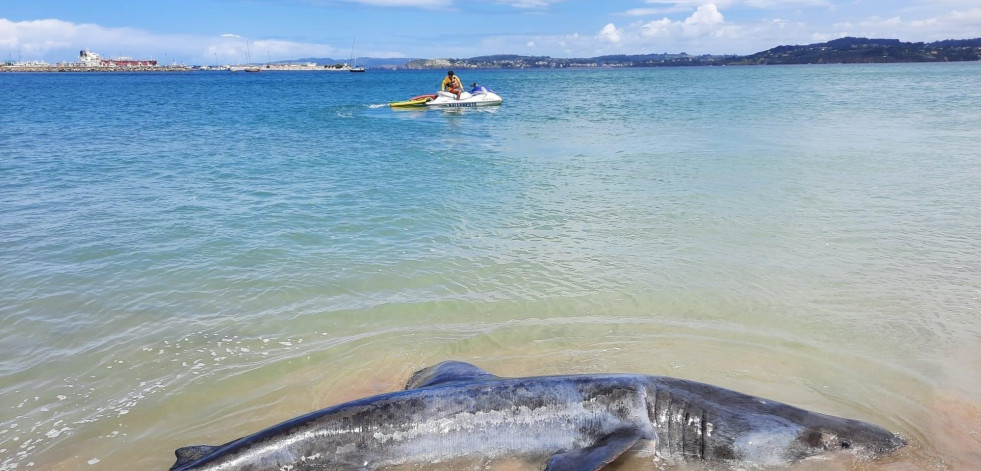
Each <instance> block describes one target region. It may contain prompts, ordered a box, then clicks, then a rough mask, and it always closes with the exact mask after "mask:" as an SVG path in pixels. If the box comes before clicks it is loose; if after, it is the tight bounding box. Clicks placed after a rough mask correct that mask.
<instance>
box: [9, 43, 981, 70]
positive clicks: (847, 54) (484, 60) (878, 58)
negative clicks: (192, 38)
mask: <svg viewBox="0 0 981 471" xmlns="http://www.w3.org/2000/svg"><path fill="white" fill-rule="evenodd" d="M979 60H981V38H975V39H952V40H945V41H936V42H932V43H921V42H920V43H909V42H902V41H900V40H898V39H869V38H854V37H845V38H840V39H835V40H833V41H828V42H824V43H819V44H809V45H804V46H779V47H775V48H772V49H768V50H766V51H763V52H758V53H755V54H751V55H746V56H740V55H711V54H705V55H689V54H686V53H678V54H669V53H662V54H638V55H609V56H599V57H592V58H554V57H548V56H521V55H513V54H510V55H492V56H481V57H472V58H469V59H377V58H358V59H357V61H358V62H359V63H360V65H359V66H351V65H349V64H347V63H346V62H343V61H337V60H334V59H329V58H304V59H297V60H292V61H278V62H271V63H267V64H239V65H221V66H219V65H184V64H170V65H166V64H164V65H161V64H158V63H157V61H156V60H152V59H150V60H142V59H133V58H128V57H119V58H108V57H102V56H100V55H99V54H98V53H96V52H92V51H88V50H82V51H80V52H79V60H78V61H77V62H70V63H58V64H54V65H51V64H47V63H44V62H39V61H28V62H20V61H18V62H13V61H10V60H8V61H6V62H3V63H2V64H0V72H18V71H20V72H113V71H124V72H136V71H147V72H151V71H153V72H156V71H162V72H167V71H172V72H183V71H194V70H227V71H233V72H235V71H245V72H261V71H331V72H334V71H340V72H343V71H351V72H361V71H363V70H364V68H365V67H366V68H368V69H392V70H398V69H447V68H457V69H478V68H483V69H561V68H592V67H606V68H613V67H679V66H718V65H780V64H872V63H897V62H964V61H979Z"/></svg>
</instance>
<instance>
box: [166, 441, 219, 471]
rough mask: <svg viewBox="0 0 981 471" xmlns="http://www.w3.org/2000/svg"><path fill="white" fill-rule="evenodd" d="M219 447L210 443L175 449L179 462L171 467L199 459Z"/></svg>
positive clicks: (174, 467) (175, 467)
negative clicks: (209, 444)
mask: <svg viewBox="0 0 981 471" xmlns="http://www.w3.org/2000/svg"><path fill="white" fill-rule="evenodd" d="M217 448H218V447H216V446H208V445H191V446H185V447H181V448H178V449H177V450H176V451H174V454H175V455H177V462H176V463H174V465H173V466H171V468H170V469H177V468H180V467H181V466H184V465H186V464H188V463H191V462H194V461H197V460H199V459H201V458H202V457H203V456H205V455H207V454H208V453H211V452H212V451H215V449H217Z"/></svg>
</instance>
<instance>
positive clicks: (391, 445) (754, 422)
mask: <svg viewBox="0 0 981 471" xmlns="http://www.w3.org/2000/svg"><path fill="white" fill-rule="evenodd" d="M642 442H646V444H647V445H649V446H650V445H653V447H654V449H655V450H656V451H655V452H656V453H657V455H659V456H661V457H664V458H666V459H669V460H677V461H704V462H715V463H718V464H719V465H721V466H725V467H753V466H780V465H786V464H790V463H793V462H795V461H798V460H802V459H805V458H809V457H814V456H819V455H824V454H827V453H834V452H842V451H845V452H849V453H859V454H861V455H862V456H864V457H868V458H874V457H876V456H879V455H882V454H886V453H890V452H892V451H894V450H896V449H898V448H900V447H902V446H904V445H905V441H903V439H901V438H900V437H898V436H896V435H894V434H892V433H891V432H889V431H887V430H885V429H883V428H881V427H878V426H876V425H872V424H869V423H865V422H862V421H859V420H853V419H846V418H841V417H834V416H830V415H825V414H820V413H816V412H809V411H806V410H803V409H800V408H797V407H794V406H791V405H787V404H783V403H780V402H776V401H771V400H767V399H762V398H759V397H755V396H750V395H746V394H742V393H739V392H735V391H731V390H728V389H723V388H719V387H716V386H712V385H708V384H703V383H698V382H694V381H687V380H683V379H677V378H669V377H663V376H645V375H635V374H588V375H566V376H535V377H526V378H502V377H498V376H495V375H493V374H491V373H488V372H486V371H484V370H482V369H480V368H478V367H476V366H474V365H471V364H469V363H463V362H457V361H448V362H443V363H440V364H437V365H435V366H431V367H428V368H425V369H423V370H420V371H418V372H416V373H415V374H413V375H412V377H411V378H410V379H409V381H408V384H406V387H405V390H402V391H397V392H392V393H387V394H381V395H377V396H373V397H367V398H364V399H359V400H356V401H352V402H348V403H345V404H340V405H336V406H333V407H328V408H326V409H322V410H319V411H316V412H311V413H309V414H306V415H303V416H300V417H296V418H294V419H292V420H289V421H286V422H283V423H281V424H279V425H275V426H272V427H270V428H267V429H265V430H262V431H259V432H257V433H255V434H252V435H249V436H246V437H242V438H239V439H237V440H234V441H231V442H228V443H226V444H224V445H220V446H205V445H199V446H189V447H184V448H180V449H178V450H177V451H176V455H177V462H176V463H175V464H174V466H173V467H171V468H170V469H171V471H192V470H193V471H205V470H207V471H218V470H236V471H259V470H289V471H313V470H317V471H323V470H342V471H346V470H352V471H355V470H356V471H371V470H376V469H379V468H384V467H387V466H396V465H403V464H412V463H420V464H425V463H434V462H440V461H447V460H452V459H468V458H484V459H495V458H501V457H514V458H520V459H527V460H540V461H539V462H541V463H543V464H544V466H545V468H544V469H545V470H547V471H594V470H599V469H601V468H603V467H604V466H605V465H607V464H609V463H611V462H612V461H614V460H615V459H616V458H617V457H618V456H620V455H621V454H622V453H624V452H625V451H627V450H629V449H630V448H633V447H634V446H635V445H637V444H638V443H642Z"/></svg>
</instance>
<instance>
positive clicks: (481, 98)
mask: <svg viewBox="0 0 981 471" xmlns="http://www.w3.org/2000/svg"><path fill="white" fill-rule="evenodd" d="M503 101H504V99H503V98H501V96H500V95H498V94H496V93H494V92H493V91H491V90H488V89H487V88H486V87H484V86H482V85H477V84H476V83H475V84H473V88H472V89H471V90H470V91H469V92H462V93H460V98H459V99H457V97H456V95H454V94H452V93H450V92H437V93H436V98H434V99H432V100H427V101H426V102H425V105H426V106H427V107H438V108H473V107H477V106H491V105H500V104H501V103H502V102H503Z"/></svg>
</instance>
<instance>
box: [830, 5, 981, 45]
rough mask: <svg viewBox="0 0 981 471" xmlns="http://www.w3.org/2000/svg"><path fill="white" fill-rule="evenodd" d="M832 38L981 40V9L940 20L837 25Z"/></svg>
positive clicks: (874, 19)
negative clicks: (980, 38)
mask: <svg viewBox="0 0 981 471" xmlns="http://www.w3.org/2000/svg"><path fill="white" fill-rule="evenodd" d="M831 28H832V30H833V31H834V33H833V34H832V36H835V37H841V36H868V37H880V38H899V39H902V40H903V41H924V42H929V41H939V40H944V39H966V38H976V37H979V36H981V8H972V9H969V10H964V11H960V10H954V11H950V12H947V13H944V14H941V15H938V16H934V17H930V18H924V19H914V20H907V19H904V18H902V17H899V16H893V17H888V18H881V17H871V18H867V19H865V20H863V21H858V22H844V23H835V24H834V25H832V27H831Z"/></svg>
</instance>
